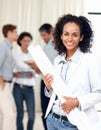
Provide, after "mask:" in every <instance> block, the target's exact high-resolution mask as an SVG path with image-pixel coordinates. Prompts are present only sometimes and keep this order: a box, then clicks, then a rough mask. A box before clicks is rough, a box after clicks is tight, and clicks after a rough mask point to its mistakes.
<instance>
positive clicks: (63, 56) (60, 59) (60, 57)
mask: <svg viewBox="0 0 101 130" xmlns="http://www.w3.org/2000/svg"><path fill="white" fill-rule="evenodd" d="M64 58H65V54H63V55H57V56H56V57H55V60H54V65H56V64H58V63H60V62H61V61H63V59H64Z"/></svg>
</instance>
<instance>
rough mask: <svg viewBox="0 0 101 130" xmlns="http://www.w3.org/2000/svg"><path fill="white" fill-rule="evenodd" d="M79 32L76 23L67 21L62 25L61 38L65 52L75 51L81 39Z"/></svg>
mask: <svg viewBox="0 0 101 130" xmlns="http://www.w3.org/2000/svg"><path fill="white" fill-rule="evenodd" d="M80 33H81V32H80V28H79V26H78V25H77V24H76V23H74V22H68V23H66V24H65V25H64V27H63V31H62V35H61V40H62V42H63V45H64V46H65V47H66V50H67V52H75V51H76V50H77V48H78V45H79V42H80V41H82V39H83V36H81V35H80Z"/></svg>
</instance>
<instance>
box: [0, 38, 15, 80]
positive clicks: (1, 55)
mask: <svg viewBox="0 0 101 130" xmlns="http://www.w3.org/2000/svg"><path fill="white" fill-rule="evenodd" d="M13 66H14V63H13V55H12V44H11V43H10V41H9V40H8V39H4V41H3V42H2V43H0V76H2V78H3V79H4V80H9V81H10V80H12V78H13Z"/></svg>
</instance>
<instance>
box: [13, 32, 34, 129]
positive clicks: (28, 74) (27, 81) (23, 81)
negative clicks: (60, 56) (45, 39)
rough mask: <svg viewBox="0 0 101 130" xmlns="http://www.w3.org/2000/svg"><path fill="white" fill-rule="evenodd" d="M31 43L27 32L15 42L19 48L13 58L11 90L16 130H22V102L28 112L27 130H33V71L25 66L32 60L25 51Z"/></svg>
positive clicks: (30, 36) (30, 37)
mask: <svg viewBox="0 0 101 130" xmlns="http://www.w3.org/2000/svg"><path fill="white" fill-rule="evenodd" d="M31 41H32V35H31V34H30V33H29V32H22V33H21V34H20V35H19V37H18V40H17V43H18V45H19V46H20V50H19V51H17V52H16V54H15V56H14V61H15V67H14V76H15V83H14V88H13V95H14V99H15V103H16V108H17V122H16V123H17V130H24V126H23V117H24V106H23V102H24V101H25V103H26V108H27V112H28V123H27V130H33V125H34V119H35V99H34V90H33V87H34V86H35V79H34V78H35V71H34V70H33V69H32V68H31V67H30V66H29V65H27V64H26V63H27V62H28V61H31V59H32V57H31V55H30V54H29V52H28V50H27V48H28V46H29V45H30V43H31Z"/></svg>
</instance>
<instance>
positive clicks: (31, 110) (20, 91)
mask: <svg viewBox="0 0 101 130" xmlns="http://www.w3.org/2000/svg"><path fill="white" fill-rule="evenodd" d="M13 95H14V99H15V104H16V108H17V120H16V124H17V130H24V127H23V117H24V106H23V101H25V103H26V107H27V112H28V124H27V130H33V125H34V120H35V99H34V91H33V87H29V88H21V87H20V85H19V84H17V83H14V88H13Z"/></svg>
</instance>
